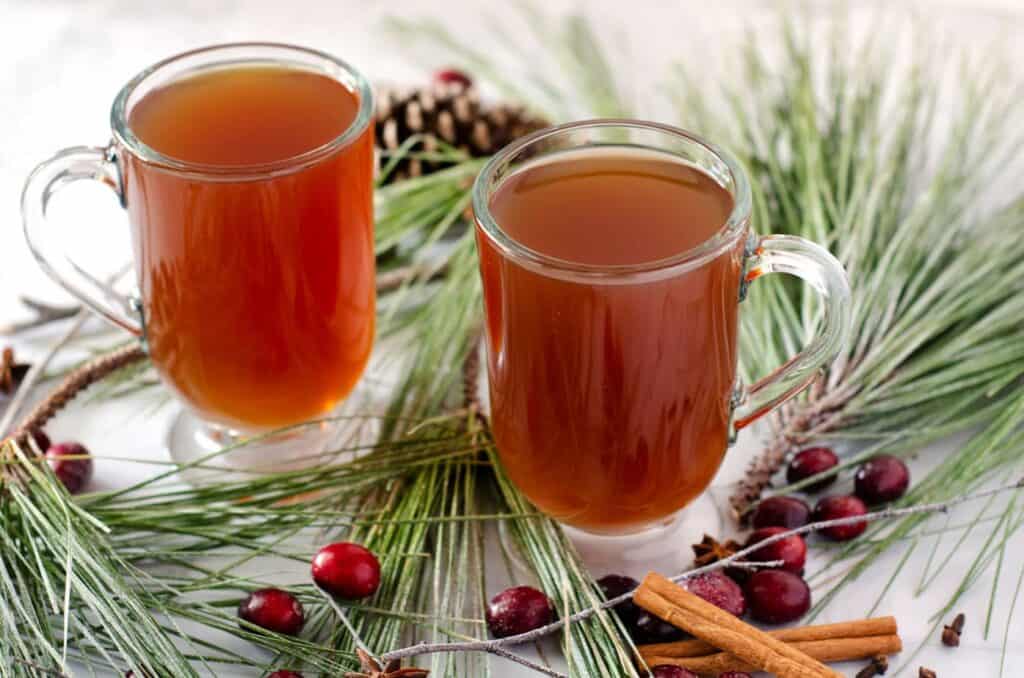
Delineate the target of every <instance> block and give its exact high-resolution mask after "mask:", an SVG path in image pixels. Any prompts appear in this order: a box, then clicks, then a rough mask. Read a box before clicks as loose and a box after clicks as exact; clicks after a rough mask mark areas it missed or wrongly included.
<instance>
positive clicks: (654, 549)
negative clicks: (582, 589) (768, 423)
mask: <svg viewBox="0 0 1024 678" xmlns="http://www.w3.org/2000/svg"><path fill="white" fill-rule="evenodd" d="M559 525H560V526H561V527H562V530H563V532H564V533H565V536H566V537H568V538H569V540H570V541H571V542H572V544H573V547H574V548H575V549H576V552H577V553H578V554H579V556H580V558H581V559H582V561H583V564H584V565H585V566H586V568H587V571H589V572H590V573H591V574H592V575H593V576H594V577H595V578H600V577H603V576H604V575H606V574H622V575H627V576H630V577H633V578H635V579H643V577H644V575H646V574H647V573H648V572H651V571H656V572H665V573H669V574H677V573H680V572H685V571H686V570H689V569H692V568H693V551H692V549H691V548H690V545H691V544H697V543H699V542H700V541H701V539H702V538H703V537H704V535H705V534H712V535H720V534H723V533H724V532H725V530H726V520H725V517H724V516H723V514H722V512H721V511H720V510H719V504H718V503H716V500H715V496H714V488H711V489H709V490H708V491H707V492H704V493H703V494H701V495H700V496H699V497H697V498H696V499H694V500H693V502H691V503H690V504H689V505H688V506H687V507H686V508H684V509H682V510H680V511H678V512H677V513H675V514H673V515H671V516H669V517H668V518H666V519H665V520H664V521H662V523H661V524H659V525H655V526H653V527H650V528H648V529H646V530H642V531H640V532H634V533H632V534H627V535H604V534H594V533H592V532H586V531H584V530H581V529H579V528H576V527H572V526H571V525H566V524H565V523H559ZM498 535H499V538H500V539H501V542H502V550H503V551H504V553H505V554H506V556H507V557H508V560H509V561H510V562H511V563H512V565H514V566H515V567H516V568H517V569H518V570H519V571H520V572H523V573H530V572H532V571H533V570H532V568H531V567H530V566H529V565H527V563H526V562H525V561H524V560H523V556H522V554H521V552H520V550H519V549H518V548H517V547H516V545H515V541H514V539H513V538H512V535H511V534H509V530H508V528H507V527H506V525H505V523H500V524H499V528H498Z"/></svg>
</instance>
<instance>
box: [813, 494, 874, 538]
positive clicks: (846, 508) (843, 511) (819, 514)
mask: <svg viewBox="0 0 1024 678" xmlns="http://www.w3.org/2000/svg"><path fill="white" fill-rule="evenodd" d="M867 512H868V507H867V506H865V505H864V502H862V501H861V500H860V499H858V498H857V497H853V496H848V495H847V496H836V497H825V498H824V499H822V500H821V501H819V502H818V505H817V506H815V507H814V522H819V521H822V520H839V519H840V518H852V517H854V516H862V515H864V514H865V513H867ZM866 529H868V524H867V521H862V522H859V523H850V524H849V525H835V526H833V527H827V528H825V529H823V530H820V532H821V534H822V535H823V536H824V537H825V538H827V539H831V540H832V541H850V540H851V539H855V538H857V537H859V536H860V535H861V534H863V533H864V530H866Z"/></svg>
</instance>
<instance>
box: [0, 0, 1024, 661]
mask: <svg viewBox="0 0 1024 678" xmlns="http://www.w3.org/2000/svg"><path fill="white" fill-rule="evenodd" d="M506 4H508V3H501V4H500V5H499V4H498V3H482V2H481V3H472V2H455V1H452V2H446V3H438V2H429V1H427V0H422V1H420V0H417V1H416V2H380V1H378V0H366V1H363V2H356V1H353V0H333V1H330V2H328V1H324V2H309V1H306V0H289V1H287V2H282V1H281V0H276V1H267V0H257V1H254V2H242V1H240V0H239V1H235V2H226V1H223V0H179V1H178V2H173V3H172V2H147V1H146V0H134V1H128V0H97V1H95V2H84V1H77V2H76V1H65V2H52V1H39V2H36V1H25V2H19V1H15V0H0V57H2V63H3V66H2V67H0V110H2V111H3V113H2V116H3V118H2V123H0V321H7V320H11V319H14V318H16V317H18V316H19V314H20V313H21V312H22V311H21V309H20V308H19V307H18V305H17V303H16V297H17V295H18V294H19V293H22V292H29V291H30V292H31V293H32V294H33V295H36V296H39V297H43V298H46V299H51V300H53V301H64V300H65V297H64V296H63V294H62V293H61V292H60V290H58V289H57V288H56V287H55V286H53V285H52V284H51V283H49V281H47V280H46V279H44V277H43V276H42V274H41V273H39V272H38V270H37V268H36V266H35V264H34V262H32V261H31V258H30V256H29V254H28V252H27V249H26V248H25V246H24V244H23V242H22V239H21V233H20V230H21V229H20V218H19V215H18V195H19V192H20V188H21V183H22V181H23V178H24V176H25V175H26V174H27V173H28V171H29V170H30V169H31V168H32V166H33V165H34V164H35V163H36V162H38V161H39V160H41V159H42V158H43V157H45V156H47V155H48V154H50V153H51V152H53V151H54V150H56V149H58V148H60V147H63V146H67V145H74V144H103V143H105V141H106V140H107V138H108V128H107V117H108V110H109V105H110V101H111V99H112V98H113V96H114V94H115V93H116V91H117V89H118V88H119V86H120V85H121V84H122V83H123V82H124V81H125V80H126V79H128V78H129V77H130V76H132V75H133V74H134V73H135V72H137V71H138V70H139V69H141V68H142V67H144V66H146V65H148V64H149V63H152V62H153V61H155V60H157V59H159V58H162V57H164V56H167V55H169V54H173V53H176V52H179V51H182V50H184V49H186V48H189V47H195V46H199V45H204V44H209V43H214V42H222V41H230V40H243V39H263V40H277V41H289V42H297V43H301V44H306V45H310V46H313V47H318V48H322V49H325V50H328V51H332V52H335V53H337V54H339V55H342V56H343V57H344V58H346V59H348V60H350V61H352V62H353V63H355V64H358V65H360V66H361V68H363V70H364V71H365V72H366V73H367V74H368V75H369V76H370V77H371V79H372V80H375V81H380V80H391V81H396V82H415V81H417V79H418V78H420V77H422V74H423V72H424V71H423V70H422V68H421V67H418V66H417V65H416V64H413V63H410V61H408V60H407V59H405V58H404V57H403V56H402V55H401V54H399V53H398V52H396V51H395V50H393V49H391V48H387V47H385V45H384V42H383V39H382V38H381V36H380V34H379V33H378V32H377V31H376V28H377V26H378V23H379V20H380V19H381V17H383V16H385V15H386V14H388V13H403V14H406V15H413V16H416V15H422V16H428V15H432V16H437V17H438V18H441V19H443V20H446V21H449V22H450V23H451V25H452V26H453V28H454V30H456V31H457V32H459V33H460V34H462V35H464V36H466V37H467V38H472V37H473V36H479V39H480V40H481V41H485V40H486V39H487V37H486V35H487V34H486V33H485V32H484V29H483V25H484V24H483V22H482V21H481V20H480V15H481V14H482V13H484V12H496V13H498V14H500V13H501V11H503V9H502V8H504V7H505V6H506ZM704 4H706V3H688V2H679V3H659V2H653V1H648V0H634V1H633V2H630V3H622V2H607V1H601V2H588V3H582V2H576V3H571V2H565V1H564V0H549V2H547V3H545V5H546V6H547V7H549V8H550V9H551V10H552V11H558V10H561V9H564V8H568V7H574V6H575V7H585V8H586V9H587V11H588V12H589V13H590V14H591V15H592V16H593V18H594V20H595V22H596V24H597V25H598V26H600V27H601V28H602V29H603V30H605V31H608V34H609V35H611V34H622V35H624V36H625V40H626V42H627V43H628V44H629V53H630V55H631V60H630V66H629V68H630V77H631V78H634V79H635V80H636V82H637V86H638V87H642V86H649V85H651V84H652V83H654V82H656V78H657V77H659V73H660V72H662V71H661V67H662V66H663V65H664V64H665V63H666V62H667V60H668V59H669V58H670V57H671V56H673V55H676V54H679V50H680V49H688V50H690V51H689V52H688V53H689V54H691V55H695V56H694V57H693V58H701V59H709V60H720V59H723V58H727V54H723V53H724V52H726V53H727V52H728V46H729V45H730V44H733V45H734V44H736V42H737V40H738V39H740V36H741V33H740V31H739V29H740V26H741V25H742V22H744V21H749V22H752V23H753V24H754V25H755V26H761V25H767V24H768V23H769V22H770V21H771V18H772V16H773V15H774V9H773V7H774V5H773V4H772V5H769V4H763V3H755V2H724V3H716V4H715V7H714V9H707V8H705V7H701V5H704ZM827 5H828V3H813V6H814V8H815V10H816V11H828V7H827ZM897 5H902V3H889V8H888V9H879V7H880V6H878V5H874V4H867V3H856V2H855V3H851V6H852V8H853V9H852V12H853V16H854V17H855V18H856V19H857V20H860V21H865V20H867V18H868V17H871V16H875V13H876V12H881V13H882V15H883V17H884V16H885V13H886V12H893V11H898V12H901V13H902V12H904V10H903V9H902V8H900V9H897V10H894V9H893V7H894V6H897ZM916 7H917V10H916V14H917V18H918V21H919V22H920V24H921V26H922V27H924V29H925V30H928V31H934V32H935V33H937V34H943V35H947V36H949V38H950V40H951V42H952V43H953V44H957V45H960V46H963V47H964V48H966V49H967V50H968V51H971V50H975V49H978V48H980V46H983V45H984V46H989V45H992V44H993V43H996V42H1001V43H1004V49H1005V50H1006V51H1007V53H1009V54H1010V55H1011V57H1012V59H1011V62H1012V63H1013V65H1014V67H1015V68H1017V69H1018V71H1017V72H1018V74H1019V73H1020V72H1021V71H1020V68H1021V64H1022V63H1024V51H1022V50H1024V2H1021V0H988V1H987V2H980V3H969V2H966V1H960V2H925V3H920V4H919V5H917V6H916ZM616 32H617V33H616ZM484 46H485V45H484ZM1022 122H1024V121H1022ZM69 194H70V196H69V199H68V200H62V201H61V204H60V205H59V206H58V209H59V212H58V217H59V218H60V221H61V227H62V228H65V229H66V231H65V232H66V233H67V236H66V237H67V239H68V242H69V243H71V244H72V245H73V246H76V251H81V252H83V253H84V254H83V256H84V257H85V261H86V262H88V263H89V264H90V265H92V266H95V267H96V268H97V270H113V269H114V268H116V267H117V265H118V264H119V263H120V262H121V261H122V260H123V258H124V257H125V256H127V251H128V248H127V239H126V232H125V220H124V217H123V215H121V214H120V213H119V212H118V209H117V207H116V205H115V203H114V200H113V199H112V197H111V196H110V195H107V194H106V193H104V192H103V191H102V190H101V189H96V188H85V189H78V188H76V189H75V190H73V191H69ZM45 343H46V339H45V338H36V339H35V340H26V341H23V342H20V343H19V344H18V345H17V347H18V349H19V350H20V351H22V352H24V353H25V354H26V355H29V356H31V355H32V354H34V353H36V354H37V353H38V352H39V351H40V350H41V348H42V347H43V346H45ZM145 405H146V403H144V402H138V401H134V402H121V403H117V404H113V405H104V406H102V407H89V406H76V407H75V408H73V409H72V410H70V411H69V412H68V413H67V414H66V415H64V416H62V417H60V418H59V419H58V420H57V421H56V422H55V423H54V424H53V425H52V426H51V429H52V433H53V434H54V435H55V437H57V438H63V437H74V438H75V439H79V440H82V441H83V442H85V443H86V444H87V445H89V446H90V447H92V448H93V449H95V450H102V453H103V454H104V455H106V456H109V457H113V458H116V457H128V456H131V457H147V456H148V457H153V458H159V457H161V456H162V455H163V452H162V444H161V441H162V437H163V434H164V430H165V427H166V425H167V422H168V421H169V418H170V416H171V415H172V414H173V411H172V408H167V407H165V408H163V409H162V410H159V411H158V412H157V413H156V415H155V416H152V417H149V416H148V415H147V418H145V419H143V418H142V417H141V416H140V412H141V411H142V410H143V409H144V407H145ZM961 442H962V441H961V440H948V441H943V442H942V443H940V444H937V445H934V446H933V447H931V448H930V449H928V450H926V451H925V452H924V453H923V454H922V455H921V457H920V459H918V460H916V461H915V462H914V471H915V472H916V473H920V472H921V471H923V470H924V469H925V468H926V467H928V466H930V465H932V464H934V463H936V462H937V461H938V460H939V459H941V458H942V457H943V456H944V455H945V454H947V453H948V452H949V451H950V450H951V449H953V447H954V446H956V445H958V444H960V443H961ZM756 447H757V445H756V441H754V440H749V439H745V440H743V441H741V445H740V446H738V447H737V448H736V449H735V450H733V452H732V453H731V454H730V456H729V458H728V461H727V463H726V465H725V466H724V467H723V469H722V471H721V473H720V476H719V478H718V480H717V481H716V485H718V486H720V487H721V486H724V485H725V484H726V483H727V482H728V481H729V480H730V479H732V478H734V477H735V476H736V475H737V473H738V472H739V471H740V470H741V469H742V468H743V466H744V464H745V462H746V459H747V458H748V457H749V454H750V453H751V452H752V451H754V450H755V449H756ZM140 473H144V470H143V467H140V466H138V465H130V464H124V463H117V462H116V461H115V460H112V459H106V460H103V461H101V462H100V463H99V468H98V477H99V478H100V481H99V482H100V484H101V487H102V486H109V485H122V484H127V483H129V482H131V480H132V479H133V478H134V477H136V476H137V474H140ZM973 516H974V512H973V510H970V511H964V512H962V513H960V514H958V522H960V521H962V522H966V521H967V520H970V519H971V518H972V517H973ZM979 532H980V533H979V534H977V535H972V536H970V537H968V538H967V539H966V540H965V542H964V543H963V544H962V545H961V546H960V547H959V549H958V551H957V555H956V556H955V557H953V558H952V559H951V560H950V562H949V563H948V564H947V566H946V567H945V568H944V569H943V570H942V572H941V574H939V575H938V580H937V581H936V583H934V584H933V585H932V586H931V587H930V588H929V589H928V590H927V591H926V592H924V593H923V594H921V595H920V596H916V597H915V595H914V590H915V587H916V584H917V579H918V576H919V572H920V571H921V569H922V568H923V566H924V562H925V559H926V557H927V553H928V551H929V548H930V546H931V542H930V540H927V539H926V540H925V542H924V543H923V544H922V546H923V547H928V548H922V547H919V548H918V550H917V553H915V555H914V556H913V558H912V559H911V561H910V564H909V566H908V567H907V568H906V569H905V571H904V574H903V575H902V576H901V577H900V579H898V580H897V582H896V584H895V585H894V586H893V588H892V590H891V591H890V593H889V594H888V595H887V596H886V598H885V602H884V603H883V604H882V605H881V607H880V608H879V612H880V613H892V614H896V615H897V616H898V617H899V620H900V624H901V627H902V629H903V632H904V636H905V640H906V644H907V647H908V648H910V651H909V652H906V653H904V656H903V657H902V658H901V660H900V661H897V662H896V663H895V666H896V667H900V666H902V665H903V664H904V662H906V661H908V659H909V657H910V655H911V654H912V652H913V650H914V649H916V648H917V647H918V645H919V644H921V643H923V647H922V649H921V652H920V654H919V655H917V656H916V658H914V659H913V660H912V661H911V662H910V667H909V668H906V669H905V670H903V671H900V672H899V673H894V671H890V673H889V675H894V674H895V675H901V676H916V675H917V666H918V665H921V664H924V665H928V666H931V667H932V668H934V669H936V670H937V671H938V674H939V675H940V676H943V677H949V676H959V675H975V676H985V677H995V676H998V675H1000V664H1001V661H1002V658H1001V652H1002V645H1003V643H1002V636H1003V633H1004V629H1006V628H1007V615H1008V611H1009V609H1010V606H1009V604H1008V602H1009V599H1010V598H1011V597H1012V595H1013V586H1014V584H1015V581H1016V574H1017V573H1019V572H1021V569H1022V568H1024V543H1022V541H1024V540H1022V538H1020V537H1019V536H1018V537H1017V538H1016V539H1015V541H1014V543H1013V544H1012V548H1011V549H1010V550H1009V551H1008V553H1007V557H1006V561H1005V563H1004V565H1003V571H1004V579H1003V581H1002V583H1001V586H1000V588H999V590H998V594H997V596H996V598H997V600H998V603H997V605H996V607H995V610H994V614H993V618H992V628H993V632H992V634H991V635H990V637H989V638H988V639H987V640H986V639H984V638H983V637H982V622H983V618H984V615H985V614H986V612H987V610H988V598H989V595H990V593H991V586H992V573H991V571H990V572H987V573H986V574H985V575H983V576H982V577H981V579H980V580H979V582H978V583H977V584H976V586H975V587H974V588H973V589H972V590H971V592H970V593H969V594H968V595H967V596H966V597H965V599H964V601H963V602H962V603H961V604H959V605H958V606H957V607H958V609H962V610H964V611H965V612H966V613H967V615H968V618H969V624H968V630H967V633H966V634H965V636H964V643H963V646H962V647H961V648H960V649H958V650H956V651H950V650H947V649H944V648H942V647H941V646H940V645H939V643H938V639H937V637H936V636H935V635H934V634H932V635H928V633H927V632H928V629H929V628H930V624H929V622H928V619H929V617H931V616H932V614H933V613H934V612H935V611H936V610H937V609H938V608H939V607H940V606H941V605H942V603H943V602H944V601H945V600H946V597H947V596H948V594H949V592H950V591H952V590H953V588H954V587H955V586H956V584H957V583H958V582H959V580H960V577H961V575H962V573H963V572H964V570H965V568H966V567H967V565H968V564H969V562H970V560H971V559H972V558H973V555H974V554H975V553H976V552H977V550H978V549H979V548H980V547H981V544H982V542H983V539H984V537H985V534H984V532H985V530H984V529H982V530H979ZM953 541H954V540H953V539H952V538H951V537H949V536H947V537H946V538H945V540H944V541H943V546H942V547H941V548H940V553H943V552H944V550H945V549H947V548H949V547H950V545H951V544H952V542H953ZM680 548H686V544H680ZM901 555H902V552H901V551H900V550H896V551H895V552H893V553H891V554H889V555H888V556H886V557H885V558H883V559H882V560H881V561H880V562H879V563H878V564H877V565H876V566H875V568H874V569H873V570H872V571H871V572H870V573H869V574H868V575H867V576H865V577H863V578H862V580H861V581H862V584H861V585H859V586H857V587H855V588H850V589H848V590H847V591H846V592H845V593H844V594H843V595H842V596H841V597H840V598H839V599H838V600H837V601H836V602H835V604H833V605H832V606H831V608H830V611H829V612H828V614H827V615H825V618H824V619H825V620H839V619H843V618H852V617H857V616H860V615H863V614H864V613H866V612H867V610H868V609H869V608H870V606H871V605H872V603H873V602H874V600H875V598H876V597H877V596H878V594H879V592H880V591H881V589H882V588H883V587H884V585H885V582H886V581H887V579H888V577H889V574H890V573H891V572H892V570H893V569H894V567H895V565H896V563H897V561H898V559H899V557H900V556H901ZM655 565H656V563H655ZM811 569H812V570H813V569H814V568H813V566H812V567H811ZM598 574H601V572H599V573H598ZM493 585H494V587H495V590H498V589H499V588H500V587H501V583H500V582H497V581H496V582H495V583H494V584H493ZM1022 634H1024V612H1022V611H1018V613H1017V615H1016V616H1015V617H1014V619H1013V620H1012V623H1011V624H1010V626H1009V631H1008V637H1009V639H1010V641H1009V644H1008V652H1007V654H1006V657H1005V662H1003V673H1002V675H1004V676H1007V677H1014V678H1015V677H1017V676H1021V675H1024V638H1022ZM549 654H550V653H549ZM493 667H494V674H495V675H496V676H500V677H503V678H512V677H514V676H526V675H532V674H530V673H529V672H526V671H523V670H522V669H519V668H517V667H512V666H511V665H510V664H508V663H505V662H502V661H499V660H495V661H494V663H493ZM845 668H846V672H847V674H848V675H850V676H852V675H853V674H854V673H855V670H856V667H854V666H849V667H845ZM112 675H113V674H112ZM221 675H223V676H229V675H234V674H231V673H230V672H224V673H222V674H221Z"/></svg>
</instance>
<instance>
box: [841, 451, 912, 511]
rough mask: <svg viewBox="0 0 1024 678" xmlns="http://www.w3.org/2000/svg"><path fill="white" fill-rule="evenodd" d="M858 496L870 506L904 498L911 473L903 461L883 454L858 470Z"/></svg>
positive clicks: (856, 480)
mask: <svg viewBox="0 0 1024 678" xmlns="http://www.w3.org/2000/svg"><path fill="white" fill-rule="evenodd" d="M854 483H855V486H856V493H857V496H858V497H860V498H861V499H863V500H864V501H865V502H866V503H868V504H884V503H886V502H890V501H895V500H897V499H899V498H900V497H902V496H903V494H904V493H905V492H906V491H907V487H909V486H910V471H909V470H908V469H907V465H906V464H904V463H903V460H902V459H897V458H896V457H892V456H889V455H887V454H883V455H881V456H878V457H875V458H874V459H871V460H869V461H868V462H867V463H866V464H864V465H863V466H861V467H860V468H859V469H857V475H856V476H854Z"/></svg>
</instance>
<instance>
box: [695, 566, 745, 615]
mask: <svg viewBox="0 0 1024 678" xmlns="http://www.w3.org/2000/svg"><path fill="white" fill-rule="evenodd" d="M685 586H686V588H687V590H688V591H689V592H690V593H692V594H694V595H696V596H699V597H701V598H703V599H704V600H706V601H708V602H709V603H711V604H712V605H716V606H718V607H720V608H722V609H723V610H725V611H726V612H729V613H730V614H734V615H736V616H737V617H742V616H743V614H744V613H745V612H746V611H747V601H746V599H745V598H744V597H743V589H741V588H740V585H739V584H737V583H736V582H734V581H733V580H732V579H729V577H727V576H725V575H724V574H722V573H721V572H707V573H705V574H700V575H697V576H696V577H691V578H690V579H687V580H686V583H685Z"/></svg>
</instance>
